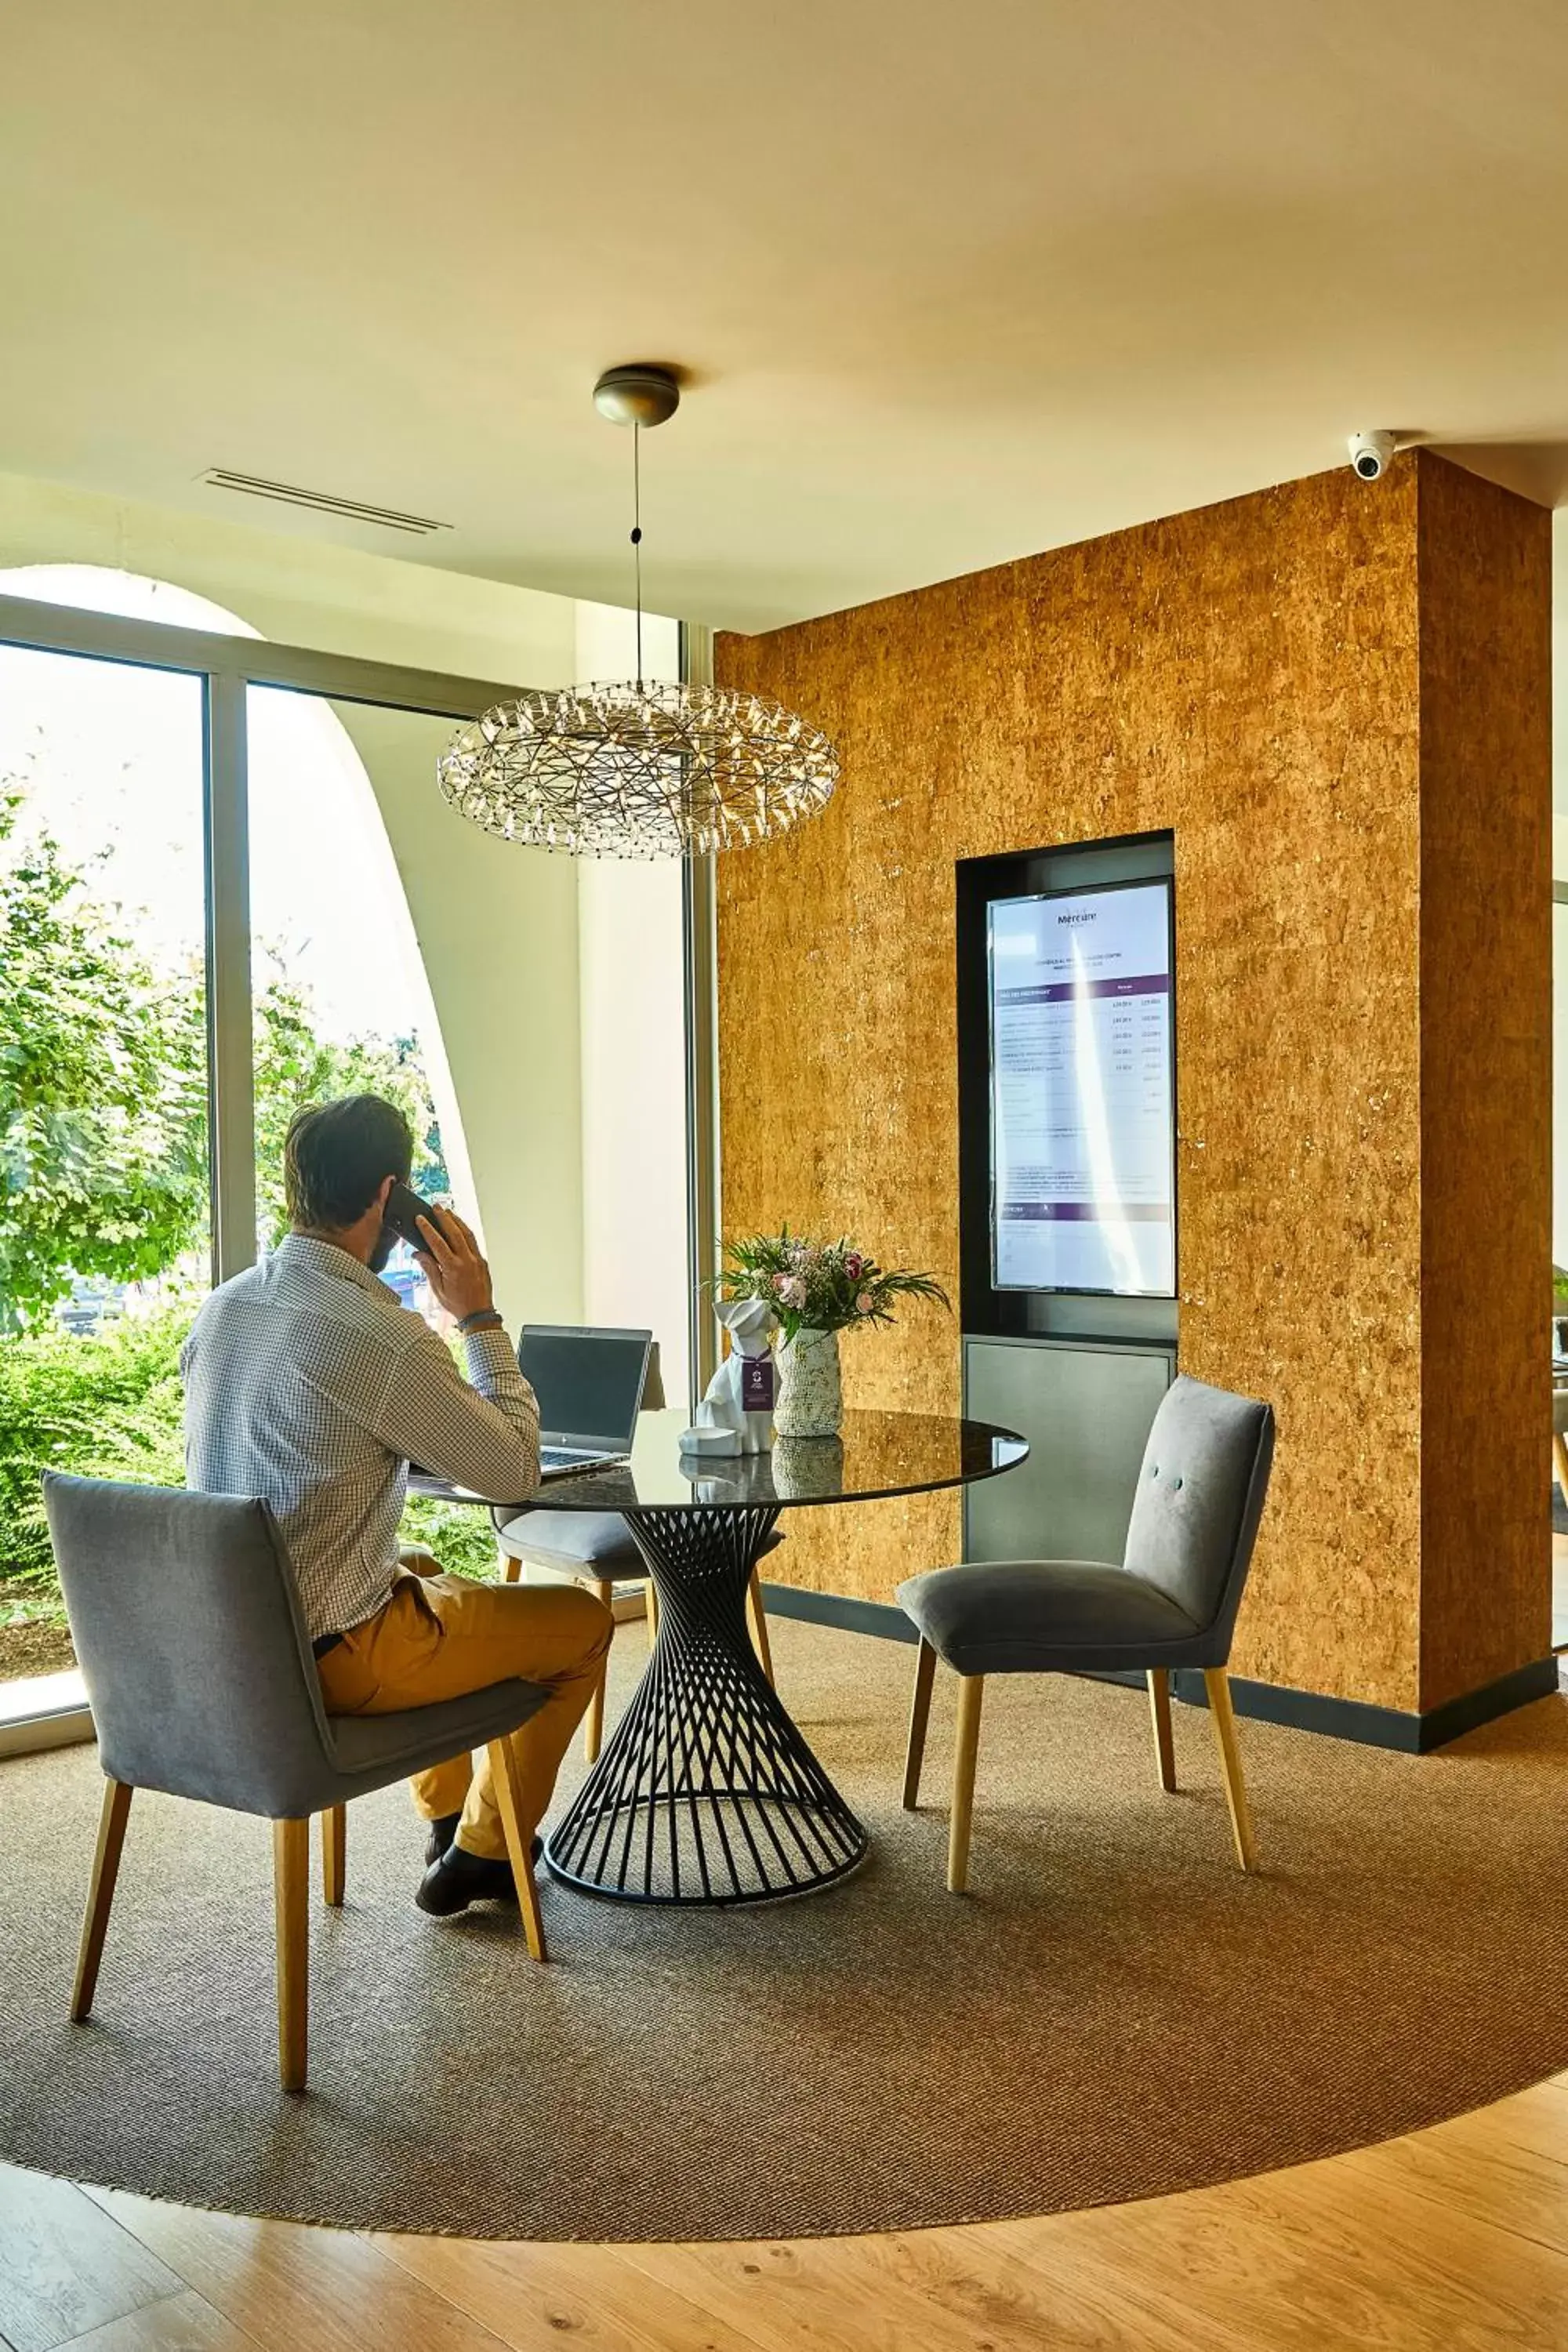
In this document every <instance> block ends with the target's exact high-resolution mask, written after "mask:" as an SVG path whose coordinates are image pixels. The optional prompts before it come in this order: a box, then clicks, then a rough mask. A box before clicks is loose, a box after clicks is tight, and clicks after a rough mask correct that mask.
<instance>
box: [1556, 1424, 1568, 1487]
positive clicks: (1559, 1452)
mask: <svg viewBox="0 0 1568 2352" xmlns="http://www.w3.org/2000/svg"><path fill="white" fill-rule="evenodd" d="M1552 1461H1553V1463H1554V1464H1555V1465H1556V1469H1557V1490H1558V1492H1559V1494H1560V1495H1561V1496H1562V1497H1563V1501H1564V1502H1565V1503H1568V1439H1564V1438H1563V1436H1562V1435H1561V1433H1559V1432H1558V1431H1557V1430H1555V1429H1554V1430H1553V1431H1552Z"/></svg>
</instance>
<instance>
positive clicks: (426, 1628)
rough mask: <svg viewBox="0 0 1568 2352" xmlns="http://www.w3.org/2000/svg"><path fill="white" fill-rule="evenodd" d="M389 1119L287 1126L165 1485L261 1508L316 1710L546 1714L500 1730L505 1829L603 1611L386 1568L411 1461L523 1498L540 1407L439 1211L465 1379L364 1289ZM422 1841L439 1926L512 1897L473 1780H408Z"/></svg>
mask: <svg viewBox="0 0 1568 2352" xmlns="http://www.w3.org/2000/svg"><path fill="white" fill-rule="evenodd" d="M412 1158H413V1152H412V1144H411V1139H410V1136H409V1132H408V1127H407V1124H406V1122H405V1119H404V1118H403V1116H402V1114H401V1112H399V1111H398V1110H396V1109H395V1108H394V1107H393V1106H392V1104H390V1103H387V1102H383V1101H382V1100H381V1099H380V1098H379V1097H377V1096H375V1095H352V1096H349V1097H347V1098H346V1099H344V1100H343V1101H341V1102H331V1103H325V1104H323V1105H321V1108H318V1109H314V1110H306V1111H301V1112H300V1114H299V1116H298V1117H297V1118H295V1120H294V1121H293V1124H292V1125H291V1126H290V1128H289V1136H288V1140H287V1143H286V1144H285V1146H284V1160H283V1181H284V1191H285V1195H286V1198H287V1202H288V1208H289V1221H290V1225H291V1231H290V1232H289V1234H288V1235H287V1236H286V1238H285V1239H284V1240H283V1242H282V1243H281V1244H280V1245H279V1248H278V1249H276V1250H275V1251H274V1252H273V1254H272V1255H271V1256H270V1257H268V1258H266V1259H265V1260H264V1261H263V1262H262V1264H261V1265H255V1266H252V1267H250V1268H249V1270H248V1271H247V1273H245V1274H239V1275H236V1276H235V1277H234V1279H233V1280H232V1281H231V1282H226V1283H224V1284H222V1285H221V1286H219V1288H218V1289H216V1290H215V1291H214V1292H213V1294H212V1296H211V1297H210V1298H208V1299H207V1300H206V1302H205V1305H204V1306H203V1307H202V1309H201V1312H200V1313H199V1314H198V1315H197V1317H196V1319H195V1326H194V1328H192V1331H191V1336H190V1338H189V1339H187V1340H186V1342H185V1346H184V1352H183V1354H182V1356H181V1360H180V1368H181V1370H182V1372H183V1373H184V1381H185V1473H186V1477H187V1479H188V1481H189V1483H190V1485H191V1486H194V1487H197V1488H199V1489H200V1490H201V1491H203V1492H204V1493H206V1494H210V1495H245V1496H260V1497H261V1498H262V1499H263V1500H264V1501H266V1502H268V1503H269V1504H270V1505H271V1507H272V1509H273V1511H274V1513H275V1515H276V1517H277V1519H278V1523H279V1528H280V1529H281V1530H282V1535H283V1539H284V1542H285V1543H286V1545H287V1546H288V1549H289V1557H290V1559H292V1561H293V1564H294V1572H295V1576H296V1578H297V1579H298V1583H299V1591H300V1603H301V1605H302V1607H303V1610H304V1612H305V1622H306V1624H307V1627H308V1629H309V1632H310V1638H311V1641H312V1643H313V1645H314V1648H315V1653H316V1658H317V1662H318V1663H317V1671H318V1672H319V1674H320V1675H321V1689H322V1692H323V1694H324V1696H325V1699H326V1704H327V1708H328V1711H329V1713H331V1714H334V1715H381V1714H385V1713H388V1712H390V1711H393V1710H395V1709H397V1708H400V1707H407V1706H427V1705H430V1704H431V1703H432V1702H434V1701H436V1700H437V1699H447V1698H458V1697H460V1696H463V1695H464V1694H465V1693H466V1692H468V1691H475V1690H481V1689H483V1688H484V1687H485V1685H487V1684H489V1683H496V1682H504V1681H506V1680H507V1679H508V1678H509V1677H510V1676H511V1675H520V1676H521V1678H522V1679H523V1680H524V1681H526V1682H531V1683H539V1684H542V1685H544V1686H545V1687H546V1688H548V1690H549V1691H550V1694H551V1696H550V1697H549V1699H548V1701H547V1702H546V1704H545V1705H544V1706H542V1708H541V1709H540V1711H539V1712H538V1714H537V1715H534V1716H532V1717H531V1718H530V1719H529V1721H528V1722H527V1723H525V1724H524V1725H523V1726H522V1727H521V1730H519V1731H515V1732H514V1733H513V1734H512V1736H511V1738H512V1748H513V1752H514V1753H515V1755H516V1758H517V1764H518V1771H519V1776H520V1778H521V1785H522V1807H521V1813H522V1821H521V1826H522V1831H523V1834H524V1835H525V1836H531V1835H532V1833H533V1832H534V1830H535V1829H536V1827H537V1825H538V1823H539V1822H540V1821H541V1819H542V1816H543V1812H544V1809H545V1806H546V1805H547V1804H548V1803H549V1801H550V1796H551V1791H552V1789H553V1788H554V1785H555V1776H556V1773H557V1772H558V1771H559V1769H560V1768H561V1759H562V1758H563V1755H564V1754H565V1752H566V1749H567V1747H568V1745H569V1744H570V1742H571V1738H572V1734H573V1732H574V1730H575V1728H576V1727H577V1725H578V1723H579V1721H580V1720H581V1718H582V1717H583V1715H584V1712H585V1710H586V1708H587V1706H588V1702H589V1700H590V1698H591V1697H592V1696H593V1695H594V1690H595V1685H596V1684H597V1682H598V1680H599V1677H600V1675H601V1674H602V1672H603V1670H604V1662H605V1653H606V1651H607V1650H608V1647H609V1643H610V1634H611V1630H612V1622H611V1618H610V1614H609V1612H608V1611H607V1610H606V1609H605V1607H604V1606H603V1604H602V1603H601V1602H600V1601H596V1600H595V1598H594V1596H593V1595H592V1594H591V1593H589V1592H586V1591H584V1590H583V1588H582V1587H581V1586H580V1585H576V1584H562V1585H519V1584H476V1583H472V1582H470V1581H469V1580H468V1579H466V1578H464V1577H458V1576H442V1575H439V1574H435V1573H430V1574H426V1573H421V1572H419V1571H418V1570H417V1568H416V1562H418V1561H421V1560H423V1561H426V1562H428V1560H429V1555H428V1553H414V1554H402V1553H400V1552H399V1549H398V1543H397V1528H398V1523H399V1521H400V1519H401V1518H402V1516H403V1505H404V1497H405V1491H406V1488H407V1483H408V1465H409V1462H410V1460H411V1459H412V1460H413V1461H416V1462H417V1463H419V1464H420V1465H422V1466H423V1467H425V1468H426V1469H428V1470H433V1471H437V1472H438V1473H439V1474H440V1475H442V1476H444V1477H447V1478H449V1479H451V1480H452V1481H453V1483H454V1484H455V1485H457V1486H468V1487H471V1488H473V1489H474V1490H475V1491H476V1492H477V1493H479V1494H481V1495H484V1496H487V1497H489V1499H491V1500H493V1501H495V1502H498V1503H516V1502H521V1501H522V1500H524V1499H525V1498H526V1497H527V1496H530V1495H531V1494H532V1493H533V1492H534V1491H535V1489H536V1488H537V1486H538V1485H539V1408H538V1405H537V1404H536V1403H535V1402H534V1396H533V1391H532V1390H531V1388H530V1387H529V1385H528V1382H527V1381H525V1380H524V1379H523V1377H522V1375H521V1372H520V1371H519V1370H518V1366H517V1356H516V1353H515V1351H514V1350H513V1348H512V1345H511V1342H510V1339H508V1337H507V1334H506V1330H505V1328H504V1327H503V1325H502V1322H501V1318H500V1315H499V1314H498V1313H497V1312H496V1308H495V1303H494V1299H493V1297H492V1296H491V1291H490V1276H489V1266H488V1265H486V1264H485V1261H484V1259H483V1257H482V1256H481V1255H480V1254H479V1245H478V1244H477V1242H476V1241H475V1239H474V1236H473V1234H471V1233H470V1232H469V1230H468V1226H467V1225H466V1224H465V1223H463V1221H462V1219H461V1218H460V1217H459V1216H458V1215H456V1214H455V1213H454V1212H453V1211H451V1210H450V1209H443V1210H441V1211H440V1213H439V1214H440V1221H441V1228H440V1230H439V1231H437V1228H436V1226H435V1224H434V1223H433V1222H432V1221H431V1220H429V1219H422V1220H421V1221H420V1231H421V1232H422V1233H423V1234H424V1236H425V1241H426V1248H425V1250H424V1252H423V1253H422V1254H421V1255H420V1257H419V1264H420V1265H421V1267H422V1268H423V1269H424V1273H425V1276H426V1280H427V1282H428V1283H429V1285H430V1287H431V1289H432V1290H433V1291H434V1292H435V1294H436V1297H437V1299H438V1300H439V1301H440V1303H441V1305H442V1306H443V1307H445V1308H446V1309H447V1313H448V1314H450V1315H452V1316H454V1317H455V1318H457V1324H458V1330H459V1332H460V1333H461V1334H462V1337H463V1346H464V1349H465V1352H466V1355H467V1360H468V1379H467V1380H466V1381H465V1380H464V1379H463V1377H462V1375H461V1373H459V1371H458V1367H457V1364H456V1361H455V1360H454V1359H453V1356H452V1353H451V1350H450V1349H448V1347H447V1343H446V1341H445V1340H444V1339H441V1338H439V1337H438V1336H437V1333H436V1332H434V1331H432V1330H431V1329H430V1328H429V1327H428V1325H427V1324H426V1322H425V1320H424V1318H422V1317H421V1316H418V1315H416V1314H414V1313H413V1312H411V1310H410V1309H409V1308H407V1307H404V1306H402V1305H401V1304H400V1303H399V1301H398V1300H397V1298H396V1297H395V1296H394V1294H393V1293H392V1291H391V1290H389V1289H388V1287H387V1286H386V1285H385V1284H384V1283H383V1282H380V1281H378V1280H377V1278H376V1277H377V1274H378V1272H379V1270H380V1268H381V1267H382V1266H384V1265H385V1264H386V1261H387V1259H388V1257H389V1256H390V1255H391V1253H392V1250H393V1247H394V1244H395V1241H396V1238H397V1236H396V1234H395V1233H394V1232H393V1231H392V1229H391V1228H390V1227H389V1226H388V1225H387V1224H385V1223H384V1215H383V1213H384V1207H385V1203H386V1197H387V1194H388V1193H389V1192H390V1191H391V1190H392V1186H393V1183H394V1181H400V1182H403V1183H406V1182H407V1181H408V1174H409V1170H410V1166H411V1164H412ZM412 1786H413V1790H414V1801H415V1805H416V1809H417V1810H418V1811H419V1812H420V1813H421V1814H422V1815H423V1817H424V1818H425V1820H426V1822H429V1824H430V1833H429V1839H428V1843H427V1844H426V1864H427V1868H426V1872H425V1876H424V1878H423V1880H422V1882H421V1884H420V1886H419V1889H418V1892H417V1894H416V1896H415V1900H416V1903H417V1904H418V1905H419V1906H420V1908H421V1909H422V1910H425V1911H430V1912H435V1913H437V1914H438V1915H441V1916H445V1915H447V1914H448V1913H450V1912H454V1911H462V1910H465V1909H466V1908H467V1906H468V1905H469V1904H470V1903H472V1902H474V1901H476V1900H478V1899H481V1898H485V1897H489V1898H492V1899H496V1900H505V1899H506V1898H507V1897H508V1896H509V1895H510V1894H511V1892H512V1883H511V1873H510V1867H509V1865H508V1863H507V1859H506V1838H505V1833H504V1832H503V1830H502V1827H501V1821H500V1812H499V1811H498V1810H497V1806H496V1801H495V1793H494V1790H492V1788H491V1786H490V1778H489V1762H488V1760H487V1759H484V1758H481V1759H480V1760H479V1769H478V1770H477V1771H476V1770H475V1769H474V1767H473V1759H471V1758H469V1757H467V1756H461V1757H455V1758H454V1759H452V1761H451V1762H450V1763H448V1764H442V1765H440V1766H438V1767H437V1769H435V1770H434V1771H430V1772H422V1773H420V1774H419V1775H418V1776H417V1778H416V1780H414V1782H413V1783H412Z"/></svg>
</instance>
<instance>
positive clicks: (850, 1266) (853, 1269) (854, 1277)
mask: <svg viewBox="0 0 1568 2352" xmlns="http://www.w3.org/2000/svg"><path fill="white" fill-rule="evenodd" d="M865 1265H866V1261H865V1259H864V1258H863V1257H862V1256H861V1255H860V1253H859V1251H858V1250H851V1251H850V1253H849V1255H848V1256H847V1258H846V1259H845V1261H844V1271H845V1273H846V1274H847V1276H848V1277H849V1279H850V1281H851V1282H858V1281H859V1279H860V1276H861V1275H862V1273H863V1272H864V1270H865ZM856 1304H857V1305H858V1304H859V1302H858V1300H857V1302H856Z"/></svg>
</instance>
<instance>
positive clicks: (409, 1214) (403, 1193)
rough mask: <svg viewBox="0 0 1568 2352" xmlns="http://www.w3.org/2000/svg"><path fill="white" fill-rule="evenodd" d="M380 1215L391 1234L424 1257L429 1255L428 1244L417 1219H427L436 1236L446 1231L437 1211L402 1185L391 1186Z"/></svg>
mask: <svg viewBox="0 0 1568 2352" xmlns="http://www.w3.org/2000/svg"><path fill="white" fill-rule="evenodd" d="M381 1214H382V1222H383V1223H384V1224H388V1225H390V1226H391V1227H392V1230H393V1232H394V1233H395V1234H398V1235H399V1236H400V1238H401V1239H402V1240H404V1241H405V1242H406V1243H407V1244H408V1246H409V1248H410V1249H416V1250H424V1251H425V1252H426V1255H428V1254H429V1248H430V1244H429V1243H428V1242H427V1241H426V1238H425V1236H424V1234H422V1233H421V1232H420V1230H419V1225H418V1220H419V1218H421V1217H428V1218H429V1220H430V1222H431V1223H432V1224H433V1225H434V1226H435V1228H436V1231H437V1233H438V1234H445V1233H446V1230H447V1228H446V1226H445V1225H444V1224H443V1223H441V1212H440V1211H439V1209H436V1208H432V1207H431V1205H430V1202H428V1201H422V1200H421V1199H420V1198H419V1195H418V1193H417V1192H411V1191H410V1190H409V1188H408V1186H407V1185H406V1184H403V1183H395V1184H394V1185H393V1188H392V1190H391V1192H389V1193H388V1194H387V1196H386V1206H385V1207H384V1209H383V1211H382V1213H381Z"/></svg>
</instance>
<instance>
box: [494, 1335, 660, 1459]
mask: <svg viewBox="0 0 1568 2352" xmlns="http://www.w3.org/2000/svg"><path fill="white" fill-rule="evenodd" d="M652 1347H653V1333H652V1332H651V1331H616V1330H608V1329H590V1328H584V1327H582V1326H579V1325H574V1324H570V1323H525V1324H524V1325H523V1327H522V1338H521V1340H520V1341H519V1343H518V1350H517V1361H518V1369H519V1370H520V1371H521V1374H522V1377H523V1379H524V1380H525V1381H527V1382H528V1383H529V1385H530V1387H531V1389H532V1391H533V1393H534V1395H535V1396H536V1397H537V1398H538V1399H539V1468H540V1474H541V1475H542V1477H545V1478H570V1477H572V1476H574V1475H577V1474H580V1473H581V1472H583V1471H584V1470H600V1469H605V1468H606V1467H608V1466H609V1465H612V1464H616V1463H621V1462H625V1461H626V1457H627V1455H628V1454H630V1453H631V1450H632V1440H633V1438H634V1437H635V1436H636V1434H637V1414H638V1412H640V1411H641V1409H642V1401H643V1390H644V1388H645V1386H646V1385H647V1363H648V1355H649V1352H650V1350H651V1349H652Z"/></svg>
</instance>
